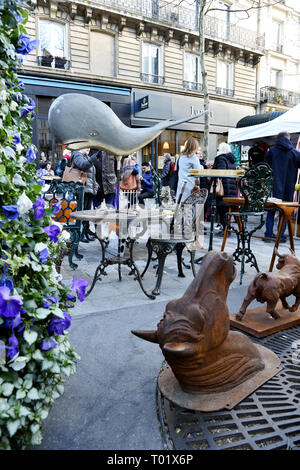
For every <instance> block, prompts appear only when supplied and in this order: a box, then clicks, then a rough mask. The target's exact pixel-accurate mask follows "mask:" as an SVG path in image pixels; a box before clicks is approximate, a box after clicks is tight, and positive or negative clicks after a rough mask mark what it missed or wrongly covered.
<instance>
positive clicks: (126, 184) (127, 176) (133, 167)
mask: <svg viewBox="0 0 300 470" xmlns="http://www.w3.org/2000/svg"><path fill="white" fill-rule="evenodd" d="M140 185H141V183H140V176H139V165H138V163H137V161H136V154H135V153H133V154H131V155H128V157H126V158H124V160H123V165H122V172H121V181H120V189H121V190H122V191H125V193H126V194H127V197H128V200H129V205H130V204H136V195H135V192H137V191H140Z"/></svg>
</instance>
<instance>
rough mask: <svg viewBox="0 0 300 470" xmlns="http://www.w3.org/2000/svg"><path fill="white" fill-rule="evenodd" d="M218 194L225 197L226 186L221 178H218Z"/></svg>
mask: <svg viewBox="0 0 300 470" xmlns="http://www.w3.org/2000/svg"><path fill="white" fill-rule="evenodd" d="M216 196H218V197H223V196H224V186H223V183H222V180H221V178H218V179H217V183H216Z"/></svg>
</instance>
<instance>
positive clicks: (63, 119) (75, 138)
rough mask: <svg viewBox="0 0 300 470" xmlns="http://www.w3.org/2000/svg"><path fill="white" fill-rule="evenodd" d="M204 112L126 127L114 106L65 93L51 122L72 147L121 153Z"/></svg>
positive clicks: (60, 139)
mask: <svg viewBox="0 0 300 470" xmlns="http://www.w3.org/2000/svg"><path fill="white" fill-rule="evenodd" d="M205 112H206V111H204V112H202V113H199V114H195V115H192V116H188V117H187V118H183V119H180V120H177V121H173V120H171V119H168V120H165V121H162V122H159V123H158V124H156V125H154V126H152V127H148V128H137V129H135V128H130V127H127V126H125V124H123V123H122V121H120V119H119V118H118V116H117V115H116V114H115V113H114V112H113V111H112V110H111V108H110V107H109V106H107V105H106V104H104V103H103V102H102V101H100V100H98V99H97V98H93V97H92V96H88V95H82V94H77V93H66V94H64V95H61V96H59V97H58V98H56V99H55V100H54V101H53V103H52V104H51V106H50V109H49V113H48V121H49V128H50V130H51V132H52V133H53V134H54V135H55V138H56V139H57V141H58V142H60V143H61V144H64V145H66V146H67V147H68V148H69V149H70V150H79V149H82V148H94V149H100V150H105V151H107V152H109V153H111V154H113V155H119V156H120V155H129V154H130V153H132V152H134V151H136V150H138V149H140V148H142V147H144V146H145V145H147V144H148V143H149V142H151V141H152V140H153V139H155V138H156V137H157V136H159V135H160V134H161V132H162V131H164V130H165V129H167V128H168V127H173V126H177V125H178V124H181V123H183V122H187V121H190V120H192V119H195V118H197V117H199V116H201V115H202V114H204V113H205Z"/></svg>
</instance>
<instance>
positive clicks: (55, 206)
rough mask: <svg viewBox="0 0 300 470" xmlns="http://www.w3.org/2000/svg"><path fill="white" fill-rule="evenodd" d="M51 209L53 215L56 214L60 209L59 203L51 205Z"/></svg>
mask: <svg viewBox="0 0 300 470" xmlns="http://www.w3.org/2000/svg"><path fill="white" fill-rule="evenodd" d="M51 208H52V211H53V214H57V212H59V211H60V209H61V201H58V202H57V203H56V204H53V205H52V206H51Z"/></svg>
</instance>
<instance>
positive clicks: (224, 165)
mask: <svg viewBox="0 0 300 470" xmlns="http://www.w3.org/2000/svg"><path fill="white" fill-rule="evenodd" d="M212 168H213V169H214V170H235V169H236V162H235V156H234V155H233V153H232V152H231V148H230V145H229V144H227V143H226V142H222V143H221V144H219V146H218V150H217V156H216V158H215V161H214V164H213V167H212ZM236 195H237V190H236V181H235V179H234V178H220V179H219V180H217V185H216V202H217V214H218V215H219V219H220V224H221V225H222V228H221V230H220V232H219V233H218V234H217V236H219V237H223V235H224V230H225V227H226V212H228V209H229V206H228V204H227V203H226V202H224V201H223V197H236ZM228 235H230V233H228Z"/></svg>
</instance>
